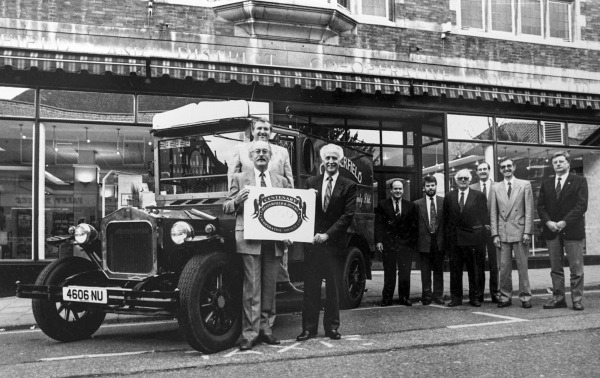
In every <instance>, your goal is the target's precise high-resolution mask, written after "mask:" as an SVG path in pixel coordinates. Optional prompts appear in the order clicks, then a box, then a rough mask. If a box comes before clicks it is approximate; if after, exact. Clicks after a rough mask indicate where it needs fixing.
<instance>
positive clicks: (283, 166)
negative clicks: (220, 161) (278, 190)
mask: <svg viewBox="0 0 600 378" xmlns="http://www.w3.org/2000/svg"><path fill="white" fill-rule="evenodd" d="M251 144H252V143H240V144H238V145H236V146H235V150H234V152H233V157H232V158H231V160H230V161H228V162H227V164H228V168H227V182H228V185H229V188H231V179H232V178H233V175H234V174H235V173H239V172H245V171H253V169H254V163H253V162H252V160H250V156H249V155H248V153H249V151H248V149H249V148H250V145H251ZM269 144H270V145H271V152H272V156H271V160H269V172H270V173H271V175H274V174H275V175H280V176H284V177H285V178H286V180H287V181H288V184H289V187H290V188H293V187H294V177H293V176H292V166H291V165H290V155H289V153H288V150H287V149H286V148H283V147H281V146H278V145H276V144H271V143H269Z"/></svg>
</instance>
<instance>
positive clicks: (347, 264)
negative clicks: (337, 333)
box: [339, 247, 366, 308]
mask: <svg viewBox="0 0 600 378" xmlns="http://www.w3.org/2000/svg"><path fill="white" fill-rule="evenodd" d="M365 285H366V269H365V259H364V257H363V254H362V252H361V251H360V249H358V248H356V247H350V248H348V250H347V253H346V259H345V261H344V266H343V270H342V283H341V285H340V286H339V290H340V293H339V297H340V308H356V307H358V306H359V305H360V302H361V301H362V298H363V294H364V292H365Z"/></svg>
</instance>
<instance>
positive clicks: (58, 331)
mask: <svg viewBox="0 0 600 378" xmlns="http://www.w3.org/2000/svg"><path fill="white" fill-rule="evenodd" d="M97 269H98V268H97V267H96V265H94V263H92V262H91V261H89V260H86V259H84V258H81V257H73V256H70V257H63V258H60V259H58V260H56V261H53V262H52V263H51V264H50V265H48V266H47V267H46V268H44V270H42V272H41V273H40V275H39V276H38V278H37V280H36V281H35V284H36V285H53V286H62V285H63V282H64V281H65V279H67V278H68V277H70V276H72V275H75V274H77V273H82V272H86V271H90V270H97ZM82 284H84V283H82ZM84 285H85V284H84ZM31 307H32V310H33V316H34V317H35V321H36V322H37V324H38V326H39V327H40V329H41V330H42V331H43V332H44V333H45V334H46V335H48V336H49V337H51V338H53V339H54V340H58V341H62V342H69V341H77V340H82V339H87V338H88V337H90V336H91V335H93V334H94V332H96V331H97V330H98V328H100V325H101V324H102V322H103V321H104V317H105V316H106V314H105V313H104V312H102V311H100V310H94V308H93V307H90V306H89V305H88V304H86V303H79V302H66V301H62V300H60V301H58V302H56V301H53V300H49V299H33V300H32V304H31Z"/></svg>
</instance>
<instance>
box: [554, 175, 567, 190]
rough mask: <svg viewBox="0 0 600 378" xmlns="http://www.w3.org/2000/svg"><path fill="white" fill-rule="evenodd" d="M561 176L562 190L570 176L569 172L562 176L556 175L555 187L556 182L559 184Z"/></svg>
mask: <svg viewBox="0 0 600 378" xmlns="http://www.w3.org/2000/svg"><path fill="white" fill-rule="evenodd" d="M559 177H560V190H561V191H562V190H563V189H564V188H565V182H567V177H569V172H567V173H565V174H564V175H562V176H559V175H556V177H554V187H555V188H556V184H558V178H559Z"/></svg>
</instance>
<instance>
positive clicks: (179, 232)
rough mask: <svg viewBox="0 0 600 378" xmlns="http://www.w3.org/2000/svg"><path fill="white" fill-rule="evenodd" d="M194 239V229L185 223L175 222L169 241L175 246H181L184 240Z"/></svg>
mask: <svg viewBox="0 0 600 378" xmlns="http://www.w3.org/2000/svg"><path fill="white" fill-rule="evenodd" d="M193 237H194V229H193V228H192V226H191V225H190V224H189V223H187V222H183V221H180V222H175V224H173V227H171V240H173V243H175V244H182V243H183V242H185V241H186V240H191V239H192V238H193Z"/></svg>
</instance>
